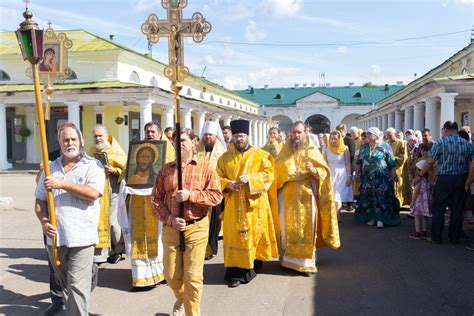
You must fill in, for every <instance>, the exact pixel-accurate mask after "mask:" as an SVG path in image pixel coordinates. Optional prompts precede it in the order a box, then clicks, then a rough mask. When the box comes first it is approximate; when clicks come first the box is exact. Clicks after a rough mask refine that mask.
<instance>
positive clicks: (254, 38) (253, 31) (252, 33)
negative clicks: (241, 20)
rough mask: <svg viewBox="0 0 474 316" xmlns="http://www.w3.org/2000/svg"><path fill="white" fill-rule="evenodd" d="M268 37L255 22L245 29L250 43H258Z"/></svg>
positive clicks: (251, 22)
mask: <svg viewBox="0 0 474 316" xmlns="http://www.w3.org/2000/svg"><path fill="white" fill-rule="evenodd" d="M266 36H267V34H266V33H265V32H264V31H261V30H260V29H259V28H258V27H257V23H255V21H250V22H249V23H248V24H247V27H246V28H245V38H246V39H247V41H249V42H250V43H255V42H258V41H260V40H262V39H264V38H265V37H266Z"/></svg>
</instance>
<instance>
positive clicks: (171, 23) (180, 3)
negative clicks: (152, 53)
mask: <svg viewBox="0 0 474 316" xmlns="http://www.w3.org/2000/svg"><path fill="white" fill-rule="evenodd" d="M187 5H188V0H161V6H162V7H163V8H165V9H166V12H167V16H168V19H167V20H162V21H160V20H159V19H158V16H157V15H156V14H154V13H152V14H150V15H149V16H148V18H147V20H146V21H145V23H143V24H142V27H141V30H142V33H143V34H145V35H146V37H147V39H148V42H149V43H151V44H156V43H158V40H159V39H160V37H168V65H167V66H166V67H165V69H164V71H163V73H164V75H165V77H166V78H168V79H169V80H170V81H171V91H173V93H174V109H175V130H176V135H175V148H176V165H178V166H181V150H180V148H181V133H180V128H181V124H180V118H181V115H180V105H179V101H180V99H179V92H180V91H181V89H182V88H183V85H182V82H183V81H184V79H185V78H186V77H187V76H188V74H189V69H188V68H187V67H186V66H185V65H184V38H185V37H191V38H192V39H193V40H194V42H196V43H200V42H202V40H203V39H204V37H205V36H206V35H207V34H208V33H209V32H210V31H211V29H212V26H211V23H209V22H208V21H207V20H206V19H205V18H204V17H203V15H202V14H201V13H200V12H195V13H194V14H193V16H192V18H191V19H183V9H184V8H185V7H186V6H187ZM146 123H147V122H143V124H146ZM180 169H181V168H179V169H178V172H177V173H178V190H182V189H183V181H182V173H181V171H180ZM153 202H154V201H153ZM178 206H179V217H181V218H184V214H183V212H184V208H183V203H182V202H180V203H178ZM179 237H180V250H181V251H184V249H185V241H184V233H183V232H180V235H179Z"/></svg>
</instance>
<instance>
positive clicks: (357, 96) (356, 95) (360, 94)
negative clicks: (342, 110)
mask: <svg viewBox="0 0 474 316" xmlns="http://www.w3.org/2000/svg"><path fill="white" fill-rule="evenodd" d="M352 97H353V98H362V93H360V92H356V94H354V95H353V96H352Z"/></svg>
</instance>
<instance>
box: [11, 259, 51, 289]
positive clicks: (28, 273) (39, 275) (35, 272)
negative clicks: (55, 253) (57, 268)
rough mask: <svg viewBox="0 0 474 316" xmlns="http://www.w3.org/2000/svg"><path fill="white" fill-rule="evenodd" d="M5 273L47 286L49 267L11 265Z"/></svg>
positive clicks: (41, 265) (43, 265)
mask: <svg viewBox="0 0 474 316" xmlns="http://www.w3.org/2000/svg"><path fill="white" fill-rule="evenodd" d="M5 271H6V272H9V273H13V274H16V275H19V276H22V277H24V278H26V279H28V280H31V281H33V282H42V283H48V284H49V267H48V265H47V264H46V265H45V264H12V265H9V266H8V268H7V269H6V270H5Z"/></svg>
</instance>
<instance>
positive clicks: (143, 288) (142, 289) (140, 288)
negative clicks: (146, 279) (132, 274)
mask: <svg viewBox="0 0 474 316" xmlns="http://www.w3.org/2000/svg"><path fill="white" fill-rule="evenodd" d="M154 288H155V285H148V286H132V288H131V289H130V292H134V293H136V292H148V291H150V290H153V289H154Z"/></svg>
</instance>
